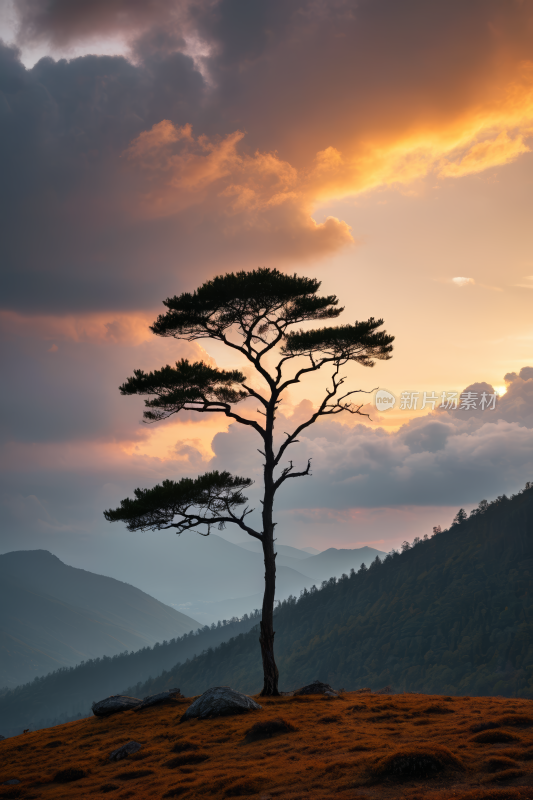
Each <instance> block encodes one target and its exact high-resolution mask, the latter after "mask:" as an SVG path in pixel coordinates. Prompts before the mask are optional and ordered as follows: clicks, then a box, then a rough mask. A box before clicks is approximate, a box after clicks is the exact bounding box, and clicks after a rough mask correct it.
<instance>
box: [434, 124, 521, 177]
mask: <svg viewBox="0 0 533 800" xmlns="http://www.w3.org/2000/svg"><path fill="white" fill-rule="evenodd" d="M529 152H530V149H529V147H528V146H527V145H526V144H524V137H523V135H518V136H516V138H514V139H511V138H509V135H508V134H507V131H502V132H501V133H500V134H499V135H498V136H497V137H496V138H495V139H492V140H490V139H489V140H487V141H485V142H479V143H478V144H475V145H473V147H471V148H470V150H468V152H467V153H466V154H465V155H464V156H463V158H461V159H460V160H459V161H455V162H448V163H445V164H444V166H443V167H442V169H441V170H440V172H439V175H440V176H441V177H443V178H461V177H462V176H463V175H472V174H474V173H476V172H483V170H485V169H489V168H490V167H500V166H503V165H504V164H510V163H511V161H514V160H515V159H516V158H518V156H519V155H522V153H529Z"/></svg>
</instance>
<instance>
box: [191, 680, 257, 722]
mask: <svg viewBox="0 0 533 800" xmlns="http://www.w3.org/2000/svg"><path fill="white" fill-rule="evenodd" d="M261 708H262V706H260V705H259V704H258V703H256V702H255V700H252V698H251V697H248V695H246V694H241V693H240V692H234V691H233V689H230V687H229V686H214V687H213V688H212V689H208V690H207V692H204V693H203V695H201V697H199V698H198V699H197V700H195V701H194V703H193V704H192V705H190V706H189V708H188V709H187V711H186V712H185V714H183V716H182V717H181V719H180V722H186V721H187V720H189V719H195V718H197V719H210V718H212V717H227V716H230V715H231V714H245V713H246V712H248V711H259V710H260V709H261Z"/></svg>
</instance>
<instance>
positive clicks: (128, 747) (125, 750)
mask: <svg viewBox="0 0 533 800" xmlns="http://www.w3.org/2000/svg"><path fill="white" fill-rule="evenodd" d="M141 747H142V744H139V742H133V741H131V742H128V743H127V744H123V745H122V747H118V748H117V749H116V750H113V752H112V753H111V755H110V756H109V760H110V761H122V759H123V758H126V757H127V756H131V755H132V753H137V752H138V751H139V750H140V749H141Z"/></svg>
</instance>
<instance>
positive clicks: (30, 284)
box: [0, 45, 203, 311]
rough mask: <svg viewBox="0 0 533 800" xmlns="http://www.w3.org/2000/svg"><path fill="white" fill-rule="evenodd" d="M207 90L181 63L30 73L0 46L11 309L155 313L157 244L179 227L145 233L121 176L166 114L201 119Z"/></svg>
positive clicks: (110, 60)
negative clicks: (134, 142)
mask: <svg viewBox="0 0 533 800" xmlns="http://www.w3.org/2000/svg"><path fill="white" fill-rule="evenodd" d="M202 90H203V79H202V77H201V75H200V74H199V73H198V72H197V71H196V70H195V68H194V65H193V62H192V60H191V59H190V58H188V57H187V56H184V55H182V54H180V53H172V54H171V56H170V57H169V58H168V59H167V61H166V62H165V64H164V65H161V64H159V63H157V61H156V60H152V61H151V62H150V63H149V65H148V66H147V67H145V68H143V69H140V68H137V67H135V66H133V65H132V64H131V63H129V62H128V61H127V60H126V59H124V58H119V57H94V56H85V57H83V58H79V59H74V60H73V61H70V62H67V61H64V60H63V61H59V62H54V61H53V60H52V59H48V58H47V59H42V60H41V61H40V62H39V63H38V64H36V65H35V67H34V68H33V69H31V70H26V69H25V68H24V66H23V65H22V64H21V63H20V61H19V59H18V54H17V52H16V50H15V49H14V48H8V47H5V46H1V45H0V112H2V113H3V116H2V125H1V132H0V159H1V165H0V172H1V174H2V191H1V195H0V212H1V216H2V228H3V235H2V243H1V245H0V248H1V251H2V262H3V265H4V284H3V293H2V305H3V307H4V308H5V307H8V308H9V307H11V308H19V309H22V310H32V309H37V308H43V307H44V308H47V309H48V310H49V311H54V310H65V309H68V308H78V309H80V308H105V307H115V308H117V307H118V308H120V307H122V308H124V307H132V306H133V307H139V306H140V305H143V304H148V303H149V302H150V299H151V297H152V296H151V292H150V288H151V278H150V276H149V275H148V271H149V269H150V267H151V266H152V262H153V258H154V256H153V245H154V239H157V237H158V236H159V235H161V236H162V237H163V238H164V237H165V235H166V236H167V238H168V224H167V226H166V227H167V230H165V223H164V222H163V223H161V224H158V223H156V224H155V225H152V226H151V228H150V231H149V234H147V231H146V230H145V229H143V227H142V225H140V226H139V225H138V224H134V221H132V220H131V219H130V218H129V217H128V214H127V211H126V209H125V208H124V193H126V192H127V190H128V186H127V185H125V183H126V184H127V178H126V179H125V178H124V176H123V175H121V172H120V166H117V165H120V153H121V152H122V151H123V150H124V149H125V148H126V147H127V146H128V143H129V142H130V141H131V139H132V138H134V137H135V136H136V135H137V134H138V133H139V132H141V131H142V130H143V129H144V128H146V127H147V126H150V125H151V124H153V123H154V122H155V121H158V120H159V119H161V116H162V115H163V114H166V115H171V116H172V117H174V118H176V119H182V118H184V119H185V118H187V119H190V118H191V115H192V114H193V112H194V103H195V102H199V101H200V100H201V96H202ZM160 258H161V260H162V261H163V262H164V260H165V259H164V255H163V256H161V254H160ZM126 276H127V279H126ZM153 291H154V292H155V291H156V290H153ZM160 291H161V290H159V292H157V299H160V297H159V294H160ZM143 294H144V295H145V298H146V300H145V301H144V303H143V302H142V301H141V299H140V298H141V297H142V295H143ZM154 299H155V297H154Z"/></svg>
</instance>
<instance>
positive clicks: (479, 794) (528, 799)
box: [454, 786, 533, 800]
mask: <svg viewBox="0 0 533 800" xmlns="http://www.w3.org/2000/svg"><path fill="white" fill-rule="evenodd" d="M532 798H533V789H530V788H529V787H526V786H521V787H520V789H514V788H508V789H496V788H494V789H493V788H487V789H474V790H473V791H470V792H465V793H464V794H459V795H454V800H532Z"/></svg>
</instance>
